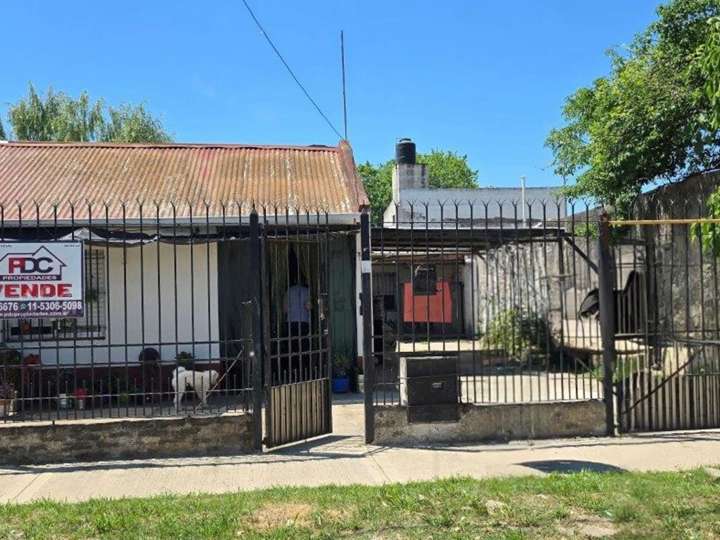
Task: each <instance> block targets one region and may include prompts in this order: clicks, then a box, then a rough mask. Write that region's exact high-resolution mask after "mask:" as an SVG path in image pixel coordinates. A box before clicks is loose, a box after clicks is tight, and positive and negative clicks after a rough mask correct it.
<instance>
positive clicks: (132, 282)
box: [11, 243, 240, 365]
mask: <svg viewBox="0 0 720 540" xmlns="http://www.w3.org/2000/svg"><path fill="white" fill-rule="evenodd" d="M159 246H160V268H159V274H160V287H159V289H160V290H159V294H158V244H155V243H153V244H147V245H145V246H143V247H128V248H127V249H126V251H125V254H124V253H123V249H122V248H121V247H111V248H110V250H109V259H108V261H107V265H108V270H109V273H110V279H109V286H108V297H107V299H106V303H107V305H108V306H109V310H108V312H109V313H108V315H106V333H105V338H103V339H99V338H98V339H94V340H92V341H90V340H78V341H77V348H76V349H75V350H73V341H72V340H61V341H59V342H56V341H54V340H52V341H50V340H45V341H43V342H42V343H39V342H31V343H29V342H25V343H24V344H23V348H24V352H25V353H30V352H37V351H38V349H39V350H40V356H41V360H42V363H43V365H53V364H55V363H56V362H58V360H59V363H61V364H73V363H78V364H89V363H90V362H91V361H92V362H93V363H94V364H96V365H97V364H103V363H108V361H109V360H110V361H111V362H112V363H124V362H125V359H126V358H127V360H128V361H129V362H136V361H137V360H138V355H139V354H140V351H141V350H142V349H143V345H142V343H143V342H144V347H153V348H155V349H158V350H160V352H161V356H162V360H168V361H169V360H173V359H174V358H175V355H176V345H175V342H187V344H182V345H178V346H177V350H179V351H188V352H191V353H193V355H194V357H195V358H197V359H207V358H213V357H215V358H216V357H218V356H219V354H220V350H219V339H220V336H219V330H218V329H219V323H218V283H217V244H216V243H211V244H196V245H194V246H192V247H191V246H189V245H177V246H175V248H174V249H173V245H172V244H165V243H160V244H159ZM103 249H104V248H103ZM141 252H142V266H141V264H140V263H141ZM173 252H174V253H173ZM191 254H192V260H191ZM208 259H209V266H208ZM175 265H177V274H176V273H175ZM123 269H125V272H126V278H125V280H124V279H123ZM175 275H177V278H175ZM239 278H240V276H239ZM191 283H192V287H191ZM176 288H177V296H176V294H175V290H176ZM141 291H142V294H141ZM208 291H209V300H210V302H209V306H208ZM193 296H194V301H193ZM176 298H177V300H176ZM176 302H177V303H176ZM176 307H177V325H176V322H175V313H176V309H175V308H176ZM143 308H144V310H143ZM208 308H209V309H208ZM193 315H194V317H193ZM193 319H194V320H193ZM126 321H127V324H126ZM143 334H144V339H143ZM201 341H204V342H208V341H210V342H213V343H211V344H207V343H205V344H196V345H194V346H193V345H192V342H196V343H197V342H201ZM126 343H128V344H137V345H132V346H128V347H126V346H125V344H126ZM56 344H57V345H59V348H58V347H56ZM11 345H12V346H14V347H17V348H19V347H20V345H19V344H18V343H12V344H11ZM91 345H92V346H91ZM108 345H110V346H108ZM64 347H69V348H64Z"/></svg>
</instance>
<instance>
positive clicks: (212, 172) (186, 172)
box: [0, 141, 368, 220]
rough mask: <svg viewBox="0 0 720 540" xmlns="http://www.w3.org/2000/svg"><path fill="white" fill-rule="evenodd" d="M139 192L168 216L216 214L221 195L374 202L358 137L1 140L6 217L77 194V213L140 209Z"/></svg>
mask: <svg viewBox="0 0 720 540" xmlns="http://www.w3.org/2000/svg"><path fill="white" fill-rule="evenodd" d="M137 201H144V202H145V205H146V207H145V208H144V209H143V215H144V216H147V217H149V218H154V217H155V206H154V204H153V201H158V202H160V203H161V204H160V217H161V218H171V217H172V212H173V210H172V205H171V203H172V202H175V203H177V204H176V216H177V218H186V217H188V215H189V207H188V202H190V203H192V204H193V205H194V206H195V209H194V212H195V215H196V216H198V217H199V216H202V217H205V214H206V211H205V204H204V203H205V202H207V203H208V204H209V206H210V210H209V213H210V215H212V216H220V215H221V214H222V205H221V203H226V205H227V206H228V207H234V208H235V210H233V212H234V213H235V214H237V210H236V208H237V204H238V203H240V204H241V205H242V207H243V211H249V209H250V208H251V207H252V205H253V204H255V205H257V206H262V205H268V206H271V207H272V206H277V207H278V208H280V209H282V213H285V207H290V213H294V209H296V208H299V209H300V210H301V211H305V210H310V211H313V212H314V211H316V210H320V211H326V212H328V213H329V214H332V215H347V214H357V213H358V212H359V211H360V209H361V208H362V207H364V206H366V205H367V204H368V201H367V195H366V194H365V190H364V189H363V186H362V182H361V180H360V178H359V176H358V175H357V172H356V169H355V163H354V159H353V154H352V149H351V148H350V145H349V144H348V143H347V142H345V141H341V142H340V143H339V144H338V146H319V145H313V146H262V145H232V144H122V143H116V144H113V143H51V142H4V141H3V142H0V203H2V204H3V206H4V213H5V219H6V220H12V219H16V218H17V215H16V214H17V203H18V202H19V203H20V204H21V205H22V207H23V219H35V218H36V213H35V203H36V202H37V203H38V204H39V205H40V213H41V216H40V218H41V219H51V218H53V205H54V204H58V205H59V206H58V210H57V212H58V215H57V217H58V219H68V218H69V217H70V205H69V203H71V202H72V203H75V204H76V206H77V207H76V210H75V218H76V219H82V218H83V217H86V215H87V203H88V202H90V203H92V205H93V216H92V217H93V218H95V219H104V218H105V209H104V204H105V203H107V204H108V213H109V217H110V219H118V218H122V203H123V202H126V203H128V206H127V208H126V217H127V218H130V217H133V216H136V215H137V214H138V212H137V207H138V204H137Z"/></svg>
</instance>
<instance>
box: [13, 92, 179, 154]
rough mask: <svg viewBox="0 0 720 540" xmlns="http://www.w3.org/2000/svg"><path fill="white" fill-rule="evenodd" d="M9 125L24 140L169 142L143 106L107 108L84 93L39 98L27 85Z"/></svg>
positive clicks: (14, 109)
mask: <svg viewBox="0 0 720 540" xmlns="http://www.w3.org/2000/svg"><path fill="white" fill-rule="evenodd" d="M8 117H9V119H10V126H11V127H12V131H13V133H14V135H15V138H17V139H18V140H24V141H64V142H67V141H81V142H83V141H103V142H169V141H170V136H169V135H168V134H167V133H166V132H165V131H164V129H163V127H162V124H161V123H160V121H159V120H157V119H155V118H153V117H152V116H151V115H150V114H148V112H147V111H146V110H145V108H144V107H143V106H142V105H122V106H120V107H118V108H113V107H108V106H106V105H105V104H104V103H103V101H102V100H98V101H95V102H92V101H91V100H90V98H89V96H88V94H87V93H86V92H83V93H82V94H80V96H79V97H78V98H77V99H75V98H73V97H71V96H68V95H67V94H65V93H63V92H55V91H53V90H52V88H51V89H48V91H47V94H46V95H45V96H44V97H42V96H40V95H38V93H37V92H36V91H35V88H34V87H33V86H32V85H30V87H29V88H28V94H27V96H25V97H24V98H22V99H20V100H19V101H18V102H17V103H15V104H13V105H11V106H10V109H9V111H8Z"/></svg>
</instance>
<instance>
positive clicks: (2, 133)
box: [0, 120, 7, 141]
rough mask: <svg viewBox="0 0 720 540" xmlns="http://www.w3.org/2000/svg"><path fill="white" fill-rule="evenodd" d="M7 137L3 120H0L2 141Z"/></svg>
mask: <svg viewBox="0 0 720 540" xmlns="http://www.w3.org/2000/svg"><path fill="white" fill-rule="evenodd" d="M6 138H7V137H6V135H5V128H3V123H2V120H0V140H3V141H4V140H5V139H6Z"/></svg>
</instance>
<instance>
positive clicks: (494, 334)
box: [483, 307, 552, 358]
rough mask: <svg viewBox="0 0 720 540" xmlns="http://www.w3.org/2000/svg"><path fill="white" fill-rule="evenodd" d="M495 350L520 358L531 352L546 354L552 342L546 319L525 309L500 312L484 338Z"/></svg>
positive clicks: (517, 308)
mask: <svg viewBox="0 0 720 540" xmlns="http://www.w3.org/2000/svg"><path fill="white" fill-rule="evenodd" d="M483 340H484V342H485V343H486V344H487V345H488V346H491V347H493V348H499V349H503V350H504V351H505V352H506V353H508V354H509V355H511V356H513V357H516V358H519V357H524V356H525V355H527V354H529V353H530V352H531V351H535V352H541V353H546V352H549V351H548V348H549V347H548V345H549V342H551V341H552V339H551V333H550V329H549V327H548V325H547V322H546V321H545V319H543V318H542V317H540V316H539V315H538V314H537V313H534V312H532V311H529V310H527V309H523V308H519V307H516V308H511V309H507V310H505V311H502V312H500V313H499V314H498V315H497V316H496V317H495V318H494V319H493V320H492V321H491V322H490V325H489V327H488V331H487V333H486V334H485V336H484V338H483Z"/></svg>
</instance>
